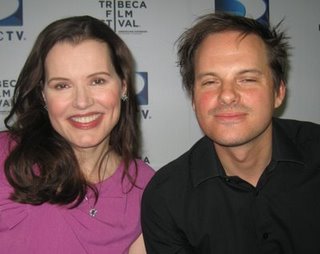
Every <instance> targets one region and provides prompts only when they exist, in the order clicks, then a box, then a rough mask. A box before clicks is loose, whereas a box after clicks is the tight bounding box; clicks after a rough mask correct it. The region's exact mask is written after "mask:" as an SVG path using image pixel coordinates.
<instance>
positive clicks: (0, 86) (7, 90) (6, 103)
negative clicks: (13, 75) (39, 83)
mask: <svg viewBox="0 0 320 254" xmlns="http://www.w3.org/2000/svg"><path fill="white" fill-rule="evenodd" d="M16 82H17V81H16V80H14V79H12V80H9V79H3V80H0V112H1V113H3V112H9V111H10V109H11V106H12V105H11V98H12V95H13V90H14V87H15V85H16Z"/></svg>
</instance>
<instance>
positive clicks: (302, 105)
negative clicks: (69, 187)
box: [0, 0, 320, 169]
mask: <svg viewBox="0 0 320 254" xmlns="http://www.w3.org/2000/svg"><path fill="white" fill-rule="evenodd" d="M215 9H219V10H223V11H228V12H233V13H236V14H238V15H243V16H250V17H253V18H255V19H260V20H263V21H270V23H271V24H277V23H278V22H280V21H281V20H282V19H284V21H283V23H282V26H281V27H282V28H283V29H285V30H287V32H288V34H289V36H290V37H291V45H292V47H293V49H292V57H291V62H292V63H291V72H290V77H289V84H288V97H287V101H286V104H285V106H284V107H283V108H282V110H281V112H280V116H281V117H283V118H293V119H299V120H306V121H313V122H317V123H320V99H319V96H320V60H319V59H320V50H319V45H320V16H319V13H320V1H318V0H305V1H301V0H282V1H278V0H238V1H237V0H197V1H194V0H161V1H160V0H144V1H141V0H124V1H121V0H110V1H108V0H68V1H65V0H55V1H51V0H0V130H5V126H4V124H3V119H4V118H5V116H6V115H7V114H8V111H9V110H10V107H11V97H12V94H13V90H14V87H15V83H16V79H17V77H18V74H19V72H20V70H21V68H22V65H23V64H24V62H25V59H26V57H27V55H28V54H29V51H30V49H31V47H32V45H33V43H34V41H35V38H36V36H37V35H38V33H39V32H40V31H41V30H42V29H43V28H44V27H45V26H46V25H48V24H49V23H50V22H52V21H54V20H56V19H59V18H64V17H68V16H73V15H84V14H87V15H92V16H94V17H96V18H99V19H101V20H103V21H104V22H106V23H107V24H108V25H109V26H110V27H111V28H112V29H113V30H114V31H116V32H117V33H118V34H119V35H120V37H121V38H122V39H123V40H124V41H125V42H126V43H127V44H128V46H129V47H130V49H131V51H132V53H133V55H134V57H135V60H136V62H137V72H136V83H137V97H138V100H139V104H140V105H139V113H140V114H141V120H142V123H141V127H142V133H143V149H142V159H143V160H144V161H145V162H147V163H149V164H150V165H151V166H152V167H154V168H155V169H159V168H160V167H161V166H163V165H164V164H166V163H167V162H169V161H170V160H172V159H174V158H176V157H177V156H179V155H180V154H181V153H183V152H184V151H186V150H187V149H188V148H189V147H190V146H191V145H192V144H193V143H194V142H195V141H196V140H197V139H199V138H200V137H201V135H202V133H201V131H200V129H199V127H198V125H197V123H196V120H195V117H194V114H193V110H192V108H191V102H190V100H189V98H188V96H187V95H186V93H185V92H184V90H183V89H182V85H181V79H180V75H179V70H178V68H177V66H176V47H175V46H176V45H175V41H176V40H177V38H178V37H179V35H180V34H181V33H182V32H183V31H184V30H185V29H186V28H187V27H189V26H190V25H191V24H192V23H193V22H194V20H195V19H196V18H197V17H198V16H200V15H202V14H205V13H208V12H211V11H214V10H215Z"/></svg>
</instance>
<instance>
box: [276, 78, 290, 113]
mask: <svg viewBox="0 0 320 254" xmlns="http://www.w3.org/2000/svg"><path fill="white" fill-rule="evenodd" d="M286 89H287V88H286V84H285V83H284V82H283V81H281V82H280V85H279V88H278V90H277V91H276V92H275V94H274V96H275V100H274V108H278V107H280V106H281V104H282V102H283V101H284V98H285V97H286Z"/></svg>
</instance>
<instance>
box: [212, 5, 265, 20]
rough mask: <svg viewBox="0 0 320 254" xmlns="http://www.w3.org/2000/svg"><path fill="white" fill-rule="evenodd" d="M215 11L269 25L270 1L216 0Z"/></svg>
mask: <svg viewBox="0 0 320 254" xmlns="http://www.w3.org/2000/svg"><path fill="white" fill-rule="evenodd" d="M215 10H217V11H222V12H228V13H232V14H235V15H239V16H244V17H250V18H253V19H256V20H257V21H259V22H261V23H264V24H268V23H269V0H215Z"/></svg>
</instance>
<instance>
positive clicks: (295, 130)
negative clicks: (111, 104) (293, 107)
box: [274, 118, 320, 145]
mask: <svg viewBox="0 0 320 254" xmlns="http://www.w3.org/2000/svg"><path fill="white" fill-rule="evenodd" d="M274 120H275V121H274V123H275V125H276V126H278V127H280V128H281V129H282V130H284V131H285V133H286V134H287V135H288V137H289V138H290V139H291V140H293V141H294V143H296V144H303V143H305V142H310V141H312V142H315V143H316V144H317V141H319V140H320V125H319V124H317V123H313V122H307V121H299V120H292V119H277V118H276V119H274ZM319 145H320V142H319Z"/></svg>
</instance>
